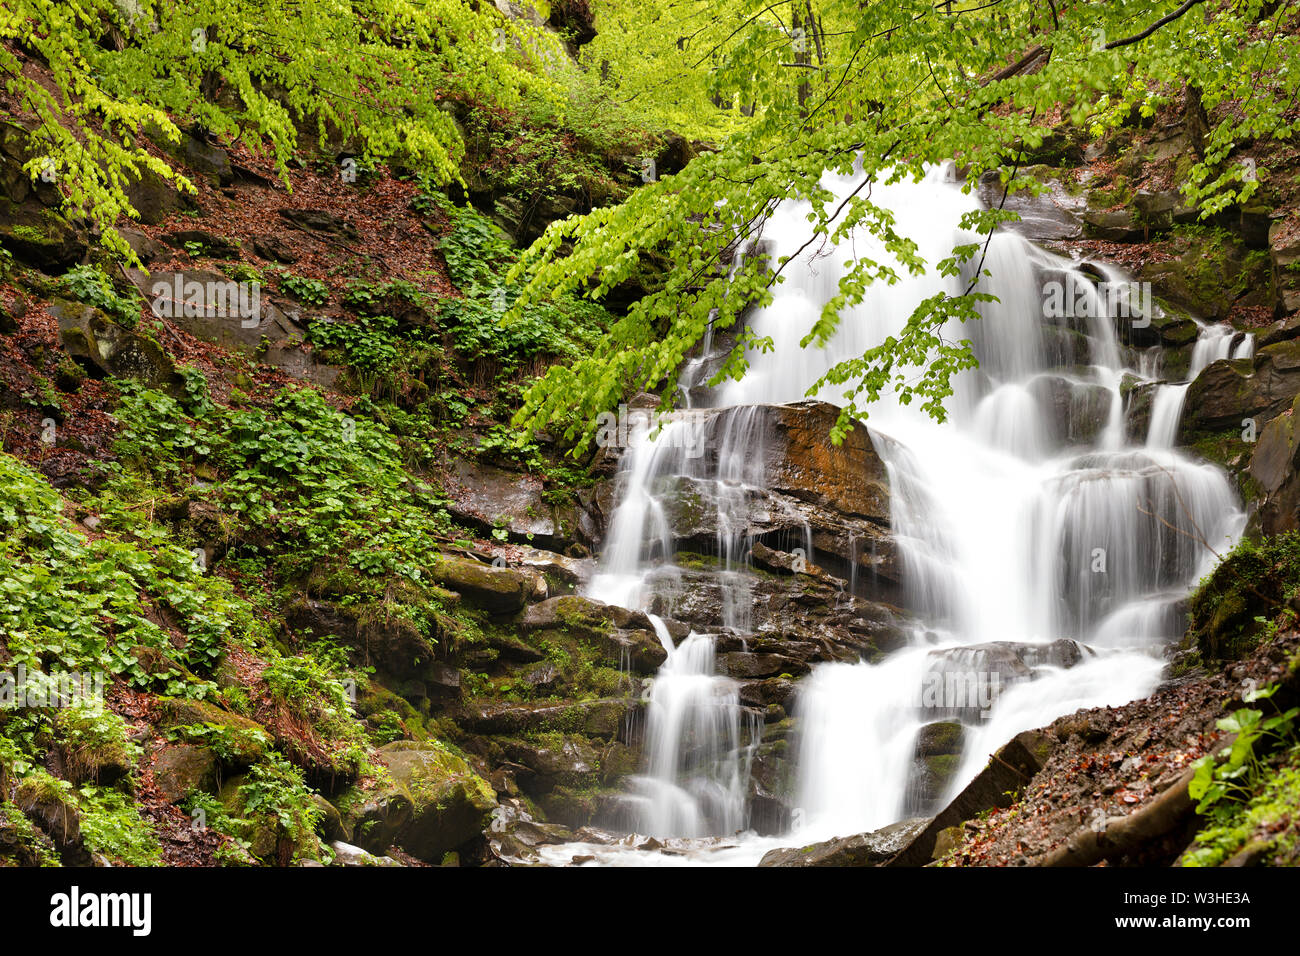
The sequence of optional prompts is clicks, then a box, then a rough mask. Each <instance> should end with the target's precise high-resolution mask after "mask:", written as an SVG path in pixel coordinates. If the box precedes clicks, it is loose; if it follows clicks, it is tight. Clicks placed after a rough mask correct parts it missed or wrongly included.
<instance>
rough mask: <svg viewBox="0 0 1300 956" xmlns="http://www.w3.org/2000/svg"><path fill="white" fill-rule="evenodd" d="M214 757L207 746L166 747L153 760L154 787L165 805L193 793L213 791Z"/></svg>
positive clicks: (214, 786)
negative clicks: (164, 801) (165, 802)
mask: <svg viewBox="0 0 1300 956" xmlns="http://www.w3.org/2000/svg"><path fill="white" fill-rule="evenodd" d="M217 768H218V760H217V755H216V754H215V753H214V752H213V751H212V748H210V747H201V746H197V745H195V744H166V745H164V746H163V748H162V749H161V750H160V751H159V752H158V755H157V756H156V757H155V758H154V761H153V779H154V785H155V786H156V787H157V789H158V795H159V796H160V797H162V799H163V800H166V801H167V802H168V803H179V802H180V801H181V800H184V799H185V798H186V797H187V796H189V795H190V794H191V793H194V792H195V791H204V792H215V791H216V783H217Z"/></svg>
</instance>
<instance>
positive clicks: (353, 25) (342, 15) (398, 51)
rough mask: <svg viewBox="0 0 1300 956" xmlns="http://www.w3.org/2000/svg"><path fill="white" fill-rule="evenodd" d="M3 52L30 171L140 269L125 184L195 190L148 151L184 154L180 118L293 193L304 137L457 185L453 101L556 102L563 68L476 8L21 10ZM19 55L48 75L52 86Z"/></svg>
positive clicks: (466, 3)
mask: <svg viewBox="0 0 1300 956" xmlns="http://www.w3.org/2000/svg"><path fill="white" fill-rule="evenodd" d="M498 36H500V37H504V38H505V39H506V40H507V42H505V43H499V42H497V38H498ZM0 41H3V44H4V45H3V46H0V65H2V66H3V68H4V71H5V73H6V76H7V79H6V88H7V90H8V92H9V94H10V96H11V97H13V98H14V99H15V100H16V101H17V102H18V103H19V104H20V108H21V109H23V110H24V111H28V112H30V113H31V114H33V115H34V117H35V129H34V134H33V151H34V153H35V155H33V157H32V158H31V160H30V161H29V162H28V163H27V164H26V168H27V170H28V172H29V173H30V174H31V175H32V176H33V178H36V177H38V176H40V175H41V173H42V171H43V170H46V169H47V168H48V169H49V170H50V172H49V173H47V174H46V175H47V176H51V177H52V178H53V179H54V181H55V184H56V186H57V188H58V189H59V190H60V192H61V193H62V195H63V199H64V202H65V205H66V206H67V208H68V209H84V211H85V213H86V214H87V215H88V216H89V218H90V220H91V222H92V224H93V225H95V226H96V227H97V228H98V229H99V231H100V232H101V233H102V234H103V236H104V243H105V245H107V246H108V247H110V248H112V249H114V250H115V251H117V252H120V253H121V254H122V255H124V256H129V257H131V258H134V254H133V253H131V252H130V250H129V247H127V245H126V243H125V241H124V240H122V238H121V237H120V236H118V234H117V233H116V232H115V230H114V229H113V226H114V225H115V224H116V222H117V221H118V219H119V217H120V216H121V215H123V214H127V215H130V214H132V213H134V210H133V209H132V207H131V204H130V202H129V201H128V198H127V195H126V189H127V187H128V185H129V184H130V183H131V182H132V181H133V180H135V179H137V178H139V177H140V176H141V175H142V174H143V172H144V170H149V171H151V172H152V173H153V174H155V175H157V176H159V177H162V178H163V179H164V180H167V181H174V182H175V183H176V184H177V185H178V186H179V187H180V188H182V189H186V190H191V191H192V190H193V188H194V187H193V184H192V183H190V182H189V180H187V179H185V178H184V177H183V176H180V175H179V174H176V173H174V172H173V170H172V169H171V168H170V166H169V165H168V164H167V162H166V161H164V160H163V159H160V158H158V157H157V156H154V155H153V154H151V153H150V152H148V151H147V150H146V149H145V148H144V144H143V143H142V142H141V141H140V134H141V133H142V132H150V133H152V134H153V135H154V136H155V137H156V138H157V139H160V140H161V141H163V142H164V143H170V144H176V143H179V142H180V138H181V133H180V130H179V129H178V128H177V127H176V125H175V124H174V123H173V122H172V120H171V119H170V117H171V116H183V117H185V118H186V120H187V121H189V122H193V123H195V124H196V125H198V126H200V127H202V128H204V129H206V130H208V131H210V132H211V133H212V134H214V135H215V136H216V137H218V138H220V139H225V140H229V141H234V140H240V141H245V142H248V143H250V144H253V145H255V146H263V147H269V151H270V152H271V154H272V156H273V157H274V159H275V162H276V165H277V168H278V169H279V171H280V173H281V174H282V176H284V177H285V179H286V183H287V168H288V166H287V164H288V160H289V158H290V157H291V155H292V153H293V150H294V148H295V147H297V146H299V145H300V141H299V136H300V133H299V125H298V124H301V127H302V129H304V130H306V131H309V133H308V135H313V134H314V135H315V136H316V137H317V139H318V141H319V142H320V143H321V144H322V145H323V144H324V143H325V142H326V141H327V139H328V138H329V137H331V136H337V137H338V138H339V139H340V140H342V141H345V142H346V141H357V142H360V143H361V144H362V146H363V151H364V152H363V155H362V156H361V157H360V158H361V160H362V161H363V162H364V163H365V164H366V165H373V164H374V163H375V162H378V161H381V160H383V159H387V158H390V157H399V158H401V159H402V160H403V161H405V162H406V163H408V164H409V165H411V166H414V167H416V168H419V169H422V170H425V171H427V172H428V173H429V174H430V175H432V176H433V177H435V178H436V179H437V180H438V181H440V182H446V181H454V180H456V179H458V178H459V172H458V168H457V164H458V162H459V160H460V157H461V156H462V154H463V146H462V143H461V140H460V134H459V132H458V131H457V129H456V124H455V121H454V120H453V119H452V117H451V116H449V115H448V114H447V113H446V112H445V111H444V110H443V109H442V102H443V100H444V99H445V98H446V97H448V96H452V95H456V96H462V97H465V98H468V99H475V100H483V101H488V102H500V103H502V104H504V105H510V104H513V103H515V102H517V101H518V99H519V96H520V93H521V91H529V90H533V91H537V92H538V93H544V91H545V90H547V89H548V88H550V86H551V83H550V82H549V81H548V80H547V79H545V77H544V74H542V72H541V71H540V70H539V69H538V65H539V64H540V63H542V62H546V63H548V64H550V65H552V66H553V67H555V66H558V65H561V64H562V63H563V59H562V56H563V55H562V53H561V52H560V50H559V43H558V41H557V40H556V39H555V38H554V37H553V36H551V35H549V34H548V33H546V32H545V31H543V30H541V29H539V28H536V27H534V26H532V25H531V24H530V23H529V22H528V21H527V20H526V19H510V18H505V17H502V16H501V15H500V14H499V13H498V12H497V10H496V9H495V8H494V7H492V6H491V5H490V4H480V3H476V2H473V0H361V2H359V3H355V4H345V5H340V4H338V3H335V2H333V0H293V2H288V0H272V2H269V3H268V2H266V0H196V2H192V3H185V4H175V3H170V2H163V0H130V2H123V0H79V2H77V3H51V2H48V0H13V2H11V3H9V4H7V5H6V7H5V16H4V17H2V18H0ZM15 43H17V44H21V45H23V46H26V47H27V48H28V49H31V50H33V51H34V54H35V57H36V58H37V59H38V60H40V61H41V62H42V63H44V64H47V65H48V68H49V70H50V72H51V74H52V77H53V84H52V88H47V87H46V86H45V85H43V84H42V82H41V81H40V80H39V79H38V78H37V77H36V76H35V74H34V73H33V71H31V70H27V69H24V65H23V63H22V61H21V60H19V59H18V58H17V57H16V55H15V54H14V53H13V52H11V46H12V45H13V44H15ZM213 90H221V91H223V92H224V94H225V95H224V96H223V97H216V96H213V95H212V91H213ZM219 99H220V100H222V101H224V102H229V101H231V100H233V101H235V102H236V103H238V104H239V105H238V107H237V108H234V109H228V108H223V106H222V105H219V103H218V102H217V101H218V100H219Z"/></svg>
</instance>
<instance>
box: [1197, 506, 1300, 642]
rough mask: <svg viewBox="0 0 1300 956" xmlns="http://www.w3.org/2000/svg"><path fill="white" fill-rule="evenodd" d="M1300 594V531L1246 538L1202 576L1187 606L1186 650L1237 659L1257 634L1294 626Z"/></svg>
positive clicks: (1254, 639) (1257, 636)
mask: <svg viewBox="0 0 1300 956" xmlns="http://www.w3.org/2000/svg"><path fill="white" fill-rule="evenodd" d="M1297 595H1300V532H1294V531H1293V532H1288V533H1286V534H1283V535H1278V536H1276V537H1273V538H1268V539H1265V540H1263V541H1258V542H1257V541H1251V540H1245V541H1242V542H1241V543H1240V544H1238V545H1237V547H1236V548H1234V549H1233V551H1232V552H1231V553H1230V554H1229V555H1228V556H1227V558H1226V559H1225V560H1224V561H1223V562H1221V563H1220V564H1219V565H1218V566H1217V567H1216V568H1215V569H1214V571H1213V572H1211V574H1210V575H1209V576H1208V577H1207V578H1205V579H1204V580H1203V581H1202V582H1201V584H1200V586H1199V587H1198V588H1197V590H1196V592H1195V593H1194V594H1192V596H1191V598H1190V600H1189V602H1188V610H1189V618H1190V620H1189V625H1188V629H1187V637H1186V638H1185V639H1184V646H1185V647H1187V648H1195V649H1196V650H1197V651H1198V653H1199V655H1200V658H1201V660H1202V661H1203V662H1206V663H1208V662H1211V661H1218V660H1236V659H1239V658H1241V657H1243V656H1244V655H1246V654H1248V653H1249V652H1250V651H1251V650H1252V649H1253V648H1254V647H1255V646H1256V645H1257V644H1258V642H1259V640H1260V638H1261V636H1264V635H1267V634H1270V633H1272V632H1273V631H1275V630H1276V629H1277V628H1278V627H1279V626H1283V625H1287V624H1291V623H1294V621H1295V619H1296V614H1295V612H1294V611H1293V610H1292V609H1291V608H1290V607H1289V606H1288V605H1289V603H1290V601H1291V600H1292V599H1293V598H1295V597H1296V596H1297Z"/></svg>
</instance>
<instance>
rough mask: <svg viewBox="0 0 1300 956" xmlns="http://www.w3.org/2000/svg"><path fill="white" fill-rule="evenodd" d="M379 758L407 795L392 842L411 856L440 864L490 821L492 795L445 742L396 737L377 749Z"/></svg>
mask: <svg viewBox="0 0 1300 956" xmlns="http://www.w3.org/2000/svg"><path fill="white" fill-rule="evenodd" d="M379 757H380V759H381V760H383V762H384V763H385V764H387V765H388V769H389V773H390V774H391V775H392V778H393V782H394V784H395V785H396V786H398V787H400V788H401V789H402V790H403V791H404V792H405V793H406V794H407V795H408V796H409V798H410V801H411V815H410V820H409V822H407V823H405V824H404V825H402V826H400V827H398V828H397V832H396V834H395V836H394V840H395V842H396V843H397V845H398V846H400V847H402V849H404V850H406V851H407V852H408V853H410V854H411V855H412V856H415V857H417V858H418V859H421V860H425V861H428V862H439V861H441V860H442V856H443V854H445V853H447V852H449V851H451V850H455V849H457V848H458V847H461V846H463V845H465V844H466V843H468V842H469V841H470V840H472V839H474V837H476V836H479V835H480V834H481V833H482V832H483V830H484V828H485V827H486V826H487V825H488V821H489V819H490V816H491V813H492V810H493V809H494V808H495V807H496V805H497V801H496V794H495V793H494V792H493V790H492V788H491V786H490V785H489V784H488V783H487V781H486V780H484V779H483V778H482V777H480V776H479V775H478V774H476V773H475V772H474V770H473V769H472V768H471V767H470V765H469V764H468V763H466V762H465V760H464V759H463V758H461V757H458V756H456V755H455V754H453V753H452V752H451V751H450V750H448V749H447V748H446V747H444V746H443V745H441V744H439V743H436V742H433V741H427V742H424V743H418V742H415V741H409V740H399V741H396V742H394V743H391V744H386V745H385V746H383V747H380V748H379Z"/></svg>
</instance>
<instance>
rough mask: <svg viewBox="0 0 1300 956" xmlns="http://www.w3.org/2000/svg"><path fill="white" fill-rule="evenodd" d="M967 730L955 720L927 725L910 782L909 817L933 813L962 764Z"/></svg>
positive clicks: (919, 739) (918, 743)
mask: <svg viewBox="0 0 1300 956" xmlns="http://www.w3.org/2000/svg"><path fill="white" fill-rule="evenodd" d="M965 733H966V731H965V728H964V727H963V726H962V725H961V724H960V723H958V722H957V721H955V720H944V721H935V722H934V723H930V724H926V725H925V726H923V727H922V728H921V729H920V730H919V731H918V732H917V736H916V751H915V754H914V757H913V768H912V776H911V779H910V780H909V781H908V792H907V801H906V804H907V809H908V812H910V813H916V814H925V813H933V812H934V810H936V809H938V808H937V807H936V806H935V804H936V802H937V801H938V800H939V799H941V798H942V797H943V794H944V793H945V792H946V791H947V789H948V785H949V783H950V782H951V781H952V778H953V775H954V774H956V772H957V768H958V765H959V763H960V760H961V751H962V743H963V740H964V738H965Z"/></svg>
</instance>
